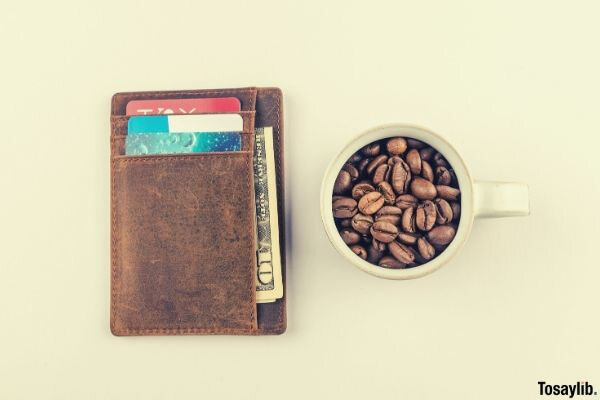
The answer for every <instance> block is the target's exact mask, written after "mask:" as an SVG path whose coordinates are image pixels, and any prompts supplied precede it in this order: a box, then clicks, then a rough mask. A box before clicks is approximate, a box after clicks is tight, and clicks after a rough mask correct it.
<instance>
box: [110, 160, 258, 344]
mask: <svg viewBox="0 0 600 400" xmlns="http://www.w3.org/2000/svg"><path fill="white" fill-rule="evenodd" d="M111 168H112V182H111V221H112V224H111V229H112V242H111V249H112V251H111V264H112V267H111V330H112V332H113V333H114V334H115V335H152V334H156V335H164V334H198V333H201V334H217V333H218V334H249V333H253V332H256V330H257V318H256V301H255V289H256V288H255V274H256V254H255V251H256V250H255V249H256V243H255V229H256V226H255V225H256V219H255V211H254V210H255V205H254V190H253V171H252V168H253V167H252V153H251V152H249V151H240V152H230V153H195V154H185V155H165V156H160V155H155V156H114V157H113V158H112V161H111Z"/></svg>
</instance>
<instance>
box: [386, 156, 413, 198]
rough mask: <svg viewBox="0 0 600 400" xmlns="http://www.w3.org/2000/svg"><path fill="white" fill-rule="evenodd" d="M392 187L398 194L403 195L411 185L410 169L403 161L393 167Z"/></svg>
mask: <svg viewBox="0 0 600 400" xmlns="http://www.w3.org/2000/svg"><path fill="white" fill-rule="evenodd" d="M390 178H391V181H392V182H391V183H392V187H393V188H394V190H395V191H396V193H397V194H403V193H406V192H407V191H408V185H409V184H410V167H409V166H408V164H407V163H406V162H404V161H403V160H400V161H398V162H397V163H395V164H394V166H393V167H392V175H391V177H390Z"/></svg>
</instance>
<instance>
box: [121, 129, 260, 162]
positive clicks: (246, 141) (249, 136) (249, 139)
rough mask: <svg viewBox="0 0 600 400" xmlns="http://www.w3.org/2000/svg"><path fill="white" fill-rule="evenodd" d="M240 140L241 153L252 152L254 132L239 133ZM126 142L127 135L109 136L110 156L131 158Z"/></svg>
mask: <svg viewBox="0 0 600 400" xmlns="http://www.w3.org/2000/svg"><path fill="white" fill-rule="evenodd" d="M239 133H240V135H241V138H242V149H241V150H242V151H253V149H254V132H239ZM126 140H127V135H116V136H111V138H110V141H111V154H113V156H117V157H118V156H127V157H131V155H127V154H125V141H126ZM219 153H229V152H219ZM182 154H190V155H193V154H202V153H182ZM148 155H149V156H161V155H165V154H148Z"/></svg>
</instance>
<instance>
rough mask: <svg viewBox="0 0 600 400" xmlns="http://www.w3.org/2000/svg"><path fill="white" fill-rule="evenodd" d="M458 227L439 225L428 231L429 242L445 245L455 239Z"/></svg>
mask: <svg viewBox="0 0 600 400" xmlns="http://www.w3.org/2000/svg"><path fill="white" fill-rule="evenodd" d="M455 235H456V229H455V228H454V227H453V226H452V225H439V226H436V227H435V228H433V229H432V230H430V231H429V232H428V233H427V239H428V240H429V243H431V244H433V245H440V246H444V245H447V244H448V243H450V242H451V241H452V239H454V236H455Z"/></svg>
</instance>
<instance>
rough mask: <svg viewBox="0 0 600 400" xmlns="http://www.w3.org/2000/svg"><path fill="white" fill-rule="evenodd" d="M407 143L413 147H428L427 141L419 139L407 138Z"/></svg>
mask: <svg viewBox="0 0 600 400" xmlns="http://www.w3.org/2000/svg"><path fill="white" fill-rule="evenodd" d="M406 143H407V144H408V147H410V148H411V149H422V148H423V147H426V145H425V143H423V142H421V141H420V140H417V139H406Z"/></svg>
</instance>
